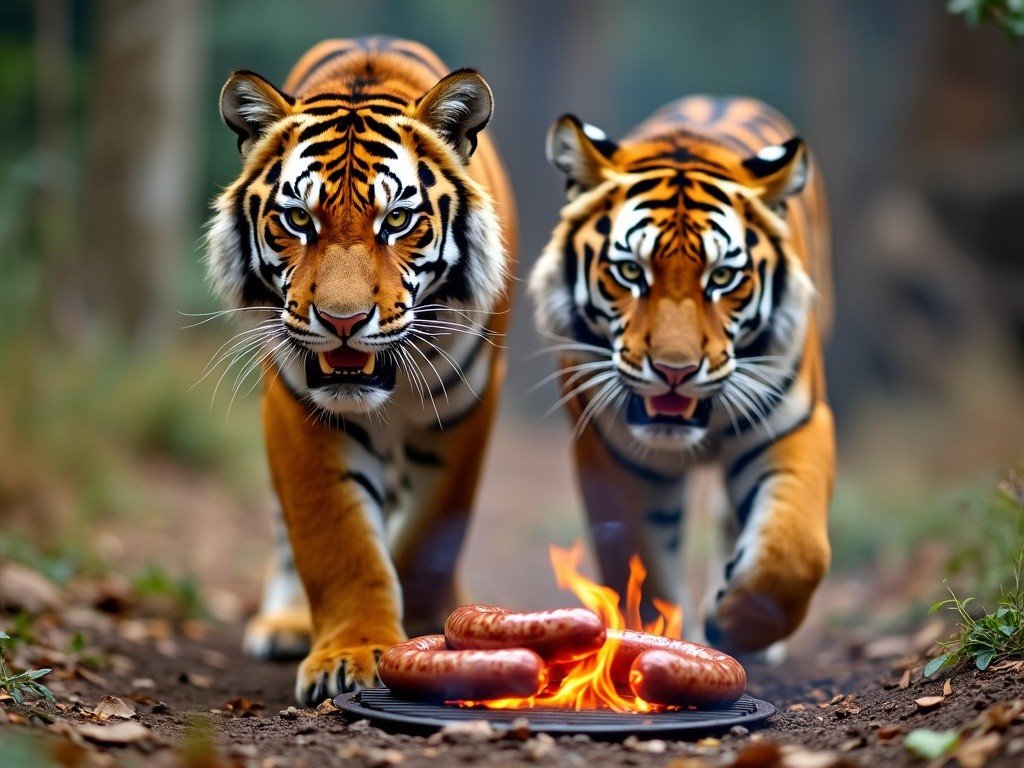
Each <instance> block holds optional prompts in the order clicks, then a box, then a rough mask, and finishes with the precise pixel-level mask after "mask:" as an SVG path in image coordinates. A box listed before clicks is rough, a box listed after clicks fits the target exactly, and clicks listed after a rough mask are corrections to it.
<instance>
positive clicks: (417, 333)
mask: <svg viewBox="0 0 1024 768" xmlns="http://www.w3.org/2000/svg"><path fill="white" fill-rule="evenodd" d="M220 111H221V116H222V118H223V120H224V122H225V123H226V125H227V126H228V127H229V128H230V129H231V130H232V131H233V132H234V133H235V134H236V136H237V144H238V151H239V153H240V155H241V172H240V174H239V176H238V177H237V179H235V180H234V181H233V182H232V183H231V184H230V185H228V186H227V187H226V188H225V189H224V190H223V192H222V193H221V194H219V195H218V196H217V197H216V199H215V201H214V203H213V209H214V210H213V213H212V215H211V219H210V221H209V224H208V231H207V246H206V257H205V264H206V268H207V273H208V277H209V280H210V282H211V284H212V286H213V288H214V289H215V292H216V293H217V294H218V295H219V297H220V299H221V300H222V301H223V302H224V303H225V304H226V305H227V306H228V307H229V308H230V309H232V310H238V311H244V312H254V313H256V314H255V316H256V317H259V318H261V321H260V322H259V323H257V324H255V326H254V327H253V328H251V329H249V330H248V331H246V332H243V334H242V335H240V337H239V339H238V341H236V342H235V345H234V347H235V348H240V349H245V350H256V352H255V353H254V354H257V355H258V357H257V359H258V360H260V361H261V362H262V366H263V376H262V381H263V385H262V387H263V390H262V398H261V418H262V427H263V436H264V444H265V451H266V456H267V462H268V465H269V473H270V479H271V483H272V486H273V489H274V492H275V495H276V500H277V506H278V507H279V512H280V517H279V518H278V521H279V522H278V528H279V531H280V534H279V535H278V536H277V542H276V544H275V545H274V547H273V552H272V556H271V562H270V565H269V566H268V571H267V576H266V579H265V582H264V588H263V594H262V599H261V604H260V607H259V610H258V613H257V614H256V615H255V616H254V617H253V618H252V619H251V621H250V622H249V623H248V624H247V626H246V630H245V635H244V641H243V642H244V646H245V649H246V651H247V652H248V653H249V654H250V655H253V656H256V657H258V658H286V657H299V658H301V659H302V660H301V662H300V663H299V666H298V672H297V676H296V683H295V697H296V699H297V700H298V701H299V702H300V703H301V704H304V705H316V704H318V703H320V702H322V701H323V700H324V699H325V698H327V697H333V696H335V695H337V694H339V693H341V692H346V691H352V690H358V689H360V688H363V687H367V686H372V685H373V684H374V683H375V680H376V679H377V678H376V667H377V661H378V659H379V657H380V655H381V654H382V652H383V651H384V650H386V649H387V648H388V647H390V646H391V645H393V644H395V643H397V642H400V641H402V640H405V639H406V638H407V637H408V635H409V634H410V633H411V634H421V633H424V632H426V631H431V630H435V629H436V628H438V627H439V626H441V624H442V623H443V620H444V617H445V616H447V615H448V613H449V612H450V611H451V610H452V609H453V608H454V607H455V606H456V605H458V604H460V603H461V602H462V600H461V598H460V595H461V587H460V585H459V583H458V579H457V575H456V565H457V559H458V555H459V551H460V548H461V545H462V543H463V539H464V535H465V533H466V530H467V526H468V523H469V520H470V513H471V509H472V507H473V503H474V496H475V493H476V488H477V485H478V480H479V478H480V473H481V465H482V462H483V457H484V453H485V449H486V445H487V442H488V438H489V435H490V431H491V427H492V425H493V422H494V419H495V417H496V413H497V407H498V399H499V396H500V394H501V388H502V384H503V379H504V375H505V367H506V362H505V356H504V351H503V350H504V347H503V345H502V344H500V343H497V342H496V341H495V338H496V337H498V336H500V335H502V334H503V333H504V331H505V328H506V325H507V323H508V312H509V306H510V301H511V295H512V282H511V281H512V280H513V275H514V271H515V255H514V254H515V248H516V230H515V227H516V212H515V208H514V201H513V199H512V191H511V187H510V184H509V181H508V177H507V174H506V171H505V169H504V167H503V165H502V162H501V160H500V158H499V156H498V154H497V150H496V148H495V146H494V144H493V142H492V141H491V139H490V138H489V137H488V135H487V134H486V133H484V132H483V130H484V128H485V127H486V126H487V124H488V122H489V121H490V119H491V115H492V112H493V95H492V92H491V89H490V87H489V86H488V84H487V82H486V81H485V80H484V78H483V77H482V76H481V75H480V74H479V72H477V71H475V70H472V69H459V70H456V71H454V72H450V71H449V70H448V69H447V67H446V66H445V65H444V64H443V63H442V61H441V59H440V58H438V56H437V55H436V54H435V53H433V52H432V51H431V50H429V49H428V48H426V47H425V46H423V45H422V44H419V43H416V42H412V41H406V40H399V39H393V38H387V37H381V36H375V37H367V38H359V39H351V40H343V39H334V40H326V41H324V42H321V43H319V44H317V45H315V46H314V47H313V48H311V49H310V50H309V51H307V52H306V53H305V54H304V55H303V56H302V57H301V58H300V59H299V61H298V62H297V63H296V64H295V66H294V68H293V69H292V70H291V72H290V74H289V75H288V77H287V79H286V80H285V82H284V84H283V86H282V88H280V89H279V88H277V87H275V86H274V85H272V84H271V83H270V82H269V81H268V80H266V79H265V78H263V77H261V76H260V75H258V74H256V73H254V72H251V71H247V70H239V71H236V72H234V73H233V74H231V76H230V77H229V79H228V80H227V82H226V83H225V85H224V87H223V89H222V91H221V95H220ZM246 334H248V335H246Z"/></svg>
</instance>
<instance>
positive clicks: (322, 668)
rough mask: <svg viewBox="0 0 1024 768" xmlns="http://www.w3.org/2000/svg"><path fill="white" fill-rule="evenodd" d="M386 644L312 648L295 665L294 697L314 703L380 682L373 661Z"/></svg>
mask: <svg viewBox="0 0 1024 768" xmlns="http://www.w3.org/2000/svg"><path fill="white" fill-rule="evenodd" d="M389 647H390V645H389V644H383V645H358V646H353V647H348V648H325V649H321V650H315V651H313V652H312V653H310V654H309V656H307V657H306V658H305V660H304V661H303V662H302V664H300V665H299V673H298V676H297V678H296V680H295V698H296V699H298V701H299V703H300V704H302V705H303V706H307V707H315V706H317V705H318V704H320V703H321V702H322V701H323V700H324V699H327V698H334V697H335V696H337V695H338V694H339V693H347V692H348V691H358V690H360V689H362V688H371V687H373V686H375V685H380V680H379V678H378V677H377V662H378V661H380V657H381V655H382V654H383V653H384V651H386V650H387V649H388V648H389Z"/></svg>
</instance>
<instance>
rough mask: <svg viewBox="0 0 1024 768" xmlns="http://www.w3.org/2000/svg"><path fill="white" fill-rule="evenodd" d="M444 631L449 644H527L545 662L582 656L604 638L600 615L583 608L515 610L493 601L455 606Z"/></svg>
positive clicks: (483, 646) (602, 643)
mask: <svg viewBox="0 0 1024 768" xmlns="http://www.w3.org/2000/svg"><path fill="white" fill-rule="evenodd" d="M444 634H445V637H447V638H448V646H449V647H450V648H481V649H482V648H512V647H515V648H529V649H530V650H531V651H534V652H535V653H537V654H538V655H540V657H541V658H543V659H544V661H547V662H564V661H575V660H576V659H582V658H585V657H587V656H590V655H591V654H594V653H597V651H598V650H600V648H601V646H602V645H604V639H605V630H604V624H603V623H602V622H601V619H600V618H598V616H597V614H596V613H594V612H593V611H588V610H586V609H585V608H559V609H557V610H553V611H536V612H533V613H514V612H512V611H510V610H508V609H507V608H498V607H496V606H493V605H466V606H463V607H462V608H457V609H456V610H455V611H454V612H453V613H452V614H451V616H449V617H448V621H446V622H445V623H444Z"/></svg>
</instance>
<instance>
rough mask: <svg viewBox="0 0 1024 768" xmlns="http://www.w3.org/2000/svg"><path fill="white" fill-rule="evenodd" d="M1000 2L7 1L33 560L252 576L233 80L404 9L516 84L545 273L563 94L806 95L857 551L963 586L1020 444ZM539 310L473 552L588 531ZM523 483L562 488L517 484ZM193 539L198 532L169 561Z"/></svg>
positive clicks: (633, 113)
mask: <svg viewBox="0 0 1024 768" xmlns="http://www.w3.org/2000/svg"><path fill="white" fill-rule="evenodd" d="M993 8H996V10H1002V11H1006V12H1009V13H1011V14H1013V13H1016V14H1018V16H1019V12H1020V9H1019V8H1016V5H1015V3H1014V2H1011V0H1006V2H1005V3H993V2H990V1H989V0H985V1H984V2H978V1H976V2H955V3H950V4H949V7H948V8H947V7H946V4H944V3H942V2H939V0H914V1H913V2H900V3H893V2H890V1H889V0H856V1H854V0H771V1H770V2H765V1H764V0H731V1H730V2H728V3H709V2H702V1H701V0H638V1H637V2H614V0H505V1H497V0H496V1H494V2H465V1H464V0H431V1H430V2H427V1H425V0H332V1H330V2H328V1H327V0H297V1H296V2H289V3H283V2H273V1H271V0H175V2H162V1H161V0H97V2H88V3H86V2H74V0H35V2H32V1H31V0H7V2H4V3H2V4H0V520H2V521H3V523H2V526H0V539H5V540H6V541H7V544H5V546H4V549H3V552H5V553H7V556H11V557H14V556H19V557H27V556H26V555H24V552H26V551H28V549H26V547H23V546H21V545H20V544H18V545H15V544H11V542H12V541H13V542H21V541H22V540H25V541H31V542H34V543H33V545H32V546H34V547H36V551H46V552H48V553H49V554H48V555H47V556H51V555H52V553H54V552H56V553H58V555H57V556H58V557H59V556H61V555H60V553H64V554H63V556H65V557H66V558H67V559H68V561H69V562H74V563H77V564H83V563H88V562H110V561H111V560H112V559H113V560H114V561H116V562H126V563H129V564H130V565H131V566H132V567H137V568H143V567H144V564H145V563H147V562H151V561H154V560H155V561H161V559H163V560H164V561H167V560H170V564H169V565H168V566H167V567H168V568H169V569H170V570H171V571H172V572H174V573H175V574H181V573H184V572H193V571H194V572H197V573H199V574H200V575H201V576H202V578H203V583H214V584H217V585H221V586H226V587H231V588H232V589H236V588H237V589H238V590H241V591H242V593H243V594H251V590H252V588H253V579H252V577H253V575H254V573H255V572H256V568H257V565H256V564H257V562H258V560H259V557H260V556H261V553H262V551H263V547H264V544H265V538H266V535H265V529H266V523H265V518H266V512H267V509H268V507H269V503H268V501H267V493H266V491H267V482H266V479H265V473H264V469H263V466H262V449H261V446H260V440H261V438H260V434H259V426H258V423H257V421H258V420H257V406H256V392H255V391H250V389H251V386H252V385H254V384H255V383H256V382H255V379H254V378H252V377H250V378H248V379H245V380H243V381H237V374H238V371H239V368H238V367H237V366H236V367H235V368H232V369H230V370H228V371H227V372H226V375H225V376H224V378H223V380H222V381H221V383H220V384H219V386H218V385H217V381H218V379H219V378H220V377H221V374H222V373H224V372H225V366H224V365H221V366H220V367H217V368H216V369H215V370H214V371H213V373H212V374H211V375H209V376H207V377H206V378H204V373H205V372H206V368H207V365H208V363H209V362H210V361H211V360H213V359H215V358H216V353H217V350H218V348H219V347H220V346H221V344H223V342H224V341H225V340H227V339H228V338H229V336H230V335H231V334H232V333H234V332H235V330H236V329H235V328H234V326H232V325H231V324H229V323H225V322H222V321H219V320H214V321H212V322H206V323H202V324H200V325H195V324H196V323H197V322H198V321H199V320H201V319H202V317H199V316H196V315H198V313H204V312H210V311H213V310H214V309H216V305H215V302H214V301H213V300H212V298H211V296H210V294H209V292H208V290H207V288H206V285H205V283H204V280H203V275H202V267H201V251H202V247H201V238H202V222H203V221H204V219H205V218H206V216H207V211H208V204H209V201H210V200H211V199H212V198H213V197H214V195H215V194H216V193H217V190H218V189H219V188H220V187H222V186H223V185H225V184H227V183H228V182H229V181H230V180H231V179H232V177H233V176H234V174H235V173H236V172H237V168H238V158H237V153H236V151H235V143H234V137H233V136H232V135H231V134H230V132H229V131H227V129H225V128H224V127H223V126H222V125H221V124H220V119H219V114H218V110H217V97H218V93H219V89H220V86H221V84H222V83H223V81H224V79H225V78H226V76H227V74H228V73H229V72H230V71H231V70H232V69H234V68H248V69H254V70H256V71H259V72H261V73H262V74H264V75H265V76H267V77H268V78H269V79H271V80H272V81H274V82H277V83H280V82H281V81H282V80H283V79H284V77H285V75H286V73H287V71H288V69H289V67H290V66H291V64H292V63H293V62H294V61H295V60H296V59H297V58H298V56H299V55H301V53H302V52H303V51H304V50H305V49H306V48H308V47H309V46H310V45H312V44H313V43H314V42H316V41H317V40H319V39H321V38H323V37H326V36H339V37H340V36H353V35H360V34H369V33H387V34H392V35H396V36H404V37H411V38H414V39H418V40H421V41H423V42H425V43H427V44H428V45H429V46H431V47H432V48H434V49H435V50H436V51H437V52H438V53H439V54H440V55H441V56H442V58H444V59H445V60H446V61H447V62H448V63H449V65H451V66H453V67H456V66H473V67H476V68H478V69H479V70H481V72H482V73H483V74H484V76H485V77H486V78H487V79H488V81H489V82H490V84H491V86H492V88H493V90H494V93H495V98H496V111H495V116H494V120H493V122H492V124H491V128H490V130H492V131H493V134H494V135H495V137H496V138H497V141H498V142H499V145H500V147H501V149H502V151H503V153H504V156H505V159H506V162H507V165H508V167H509V172H510V174H511V176H512V179H513V182H514V185H515V187H516V190H517V192H518V195H519V206H520V222H521V223H520V230H521V236H520V243H521V254H520V270H519V272H520V275H521V276H525V275H526V274H527V273H528V270H529V267H530V266H531V264H532V263H533V260H534V259H535V257H536V255H537V254H538V253H539V251H540V249H541V247H542V246H543V244H544V242H545V241H546V238H547V235H548V233H549V231H550V228H551V226H552V225H553V224H554V222H555V219H556V213H557V209H558V207H559V205H560V188H561V182H560V179H559V178H558V177H557V176H556V174H555V173H554V171H552V170H551V169H550V168H548V166H547V164H546V162H545V161H544V157H543V155H544V152H543V146H544V136H545V132H546V130H547V127H548V125H550V123H551V122H552V121H553V120H554V119H555V118H556V117H557V116H558V115H559V114H561V113H563V112H574V113H576V114H578V115H579V116H581V117H582V118H584V119H586V120H588V121H590V122H593V123H595V124H597V125H599V126H601V127H603V128H604V129H605V130H606V131H607V132H608V133H609V134H610V135H612V136H617V135H621V134H622V133H624V132H626V131H627V130H628V129H629V128H630V126H632V125H633V124H635V123H636V122H638V121H639V120H640V119H642V118H643V117H645V116H646V115H648V114H649V113H650V112H651V111H653V110H654V109H655V108H657V107H658V106H659V105H660V104H662V103H664V102H666V101H668V100H670V99H673V98H676V97H678V96H680V95H683V94H686V93H694V92H713V93H743V94H748V95H752V96H756V97H759V98H762V99H764V100H766V101H768V102H770V103H772V104H773V105H775V106H776V107H778V108H779V109H780V110H782V111H783V112H784V113H786V114H787V115H788V116H789V117H790V118H791V119H792V121H793V122H794V124H795V125H796V126H797V127H798V130H799V131H800V133H801V134H802V135H803V136H804V137H805V138H806V139H807V140H808V141H809V142H810V144H811V146H812V147H813V148H814V151H815V152H816V153H817V155H818V156H819V159H820V161H821V164H822V166H823V168H824V169H825V173H826V182H827V186H828V189H829V194H830V202H831V208H832V210H831V213H832V219H833V226H834V241H835V242H834V245H835V249H834V250H835V254H834V255H835V266H834V274H835V302H836V328H835V333H834V336H833V339H832V341H831V344H830V347H829V379H830V391H831V396H832V400H833V403H834V406H835V409H836V414H837V420H838V426H839V435H840V462H841V466H840V477H839V483H838V487H837V493H836V501H835V504H834V516H833V519H834V523H833V528H834V532H835V536H834V540H835V543H836V555H837V567H838V568H839V569H855V568H859V567H865V566H871V565H875V564H881V565H884V566H886V567H892V568H894V569H907V568H910V569H913V568H915V567H919V568H920V569H923V570H925V571H927V572H928V573H929V574H930V575H931V576H934V575H935V574H934V566H935V563H936V562H938V561H940V560H942V559H943V558H945V557H948V553H949V550H950V549H951V547H950V546H949V544H950V542H956V541H957V540H958V534H959V532H960V531H962V530H963V529H964V528H965V527H970V526H971V525H972V521H973V520H976V519H978V518H977V516H978V515H980V514H982V512H981V510H982V509H983V508H984V506H985V504H986V502H985V499H986V498H987V496H988V494H989V491H990V489H991V488H992V486H993V484H994V483H995V481H996V479H997V478H998V477H1000V476H1001V475H1002V474H1003V473H1004V471H1005V469H1006V468H1007V467H1009V466H1011V465H1013V464H1015V463H1016V462H1018V461H1019V460H1020V458H1021V455H1022V435H1024V407H1022V406H1024V386H1022V384H1024V381H1022V364H1024V266H1022V259H1021V247H1020V238H1019V235H1018V231H1019V218H1020V215H1021V214H1020V212H1021V211H1022V210H1024V87H1022V86H1024V67H1022V66H1021V50H1022V49H1021V48H1020V46H1019V45H1014V44H1013V43H1012V41H1010V40H1009V39H1008V37H1012V32H1013V29H1014V28H1013V19H1014V18H1017V17H1015V16H1012V15H1011V16H1009V17H1007V16H1005V14H1004V15H1003V16H999V15H995V16H993V14H992V13H991V12H990V11H991V10H992V9H993ZM950 11H954V12H955V13H951V12H950ZM1007 18H1009V21H1006V19H1007ZM993 19H994V21H995V23H992V21H991V20H993ZM965 21H968V22H974V25H973V26H972V25H971V24H968V23H965ZM1007 32H1010V33H1011V35H1007ZM530 312H531V308H530V306H529V304H528V302H527V300H526V299H525V296H524V295H523V292H522V291H521V290H520V291H519V295H518V297H517V303H516V307H515V316H514V322H513V328H512V331H511V333H510V335H509V337H508V339H507V343H508V345H509V348H510V376H509V381H508V387H507V397H506V401H505V405H504V408H503V413H502V420H501V422H500V424H499V426H498V433H497V442H496V446H495V452H494V457H493V458H492V460H491V462H490V464H489V469H488V474H487V478H486V483H487V484H486V485H485V488H484V503H483V508H484V513H485V514H484V518H483V519H484V520H485V521H486V522H485V523H481V524H478V525H477V526H476V527H475V528H474V533H473V536H471V540H470V552H469V553H468V554H467V558H468V561H467V562H468V567H469V568H473V567H477V566H479V565H480V564H483V563H488V562H490V560H493V557H492V558H490V560H489V559H488V555H487V554H486V553H487V552H488V547H491V546H493V544H494V542H496V541H500V540H501V536H502V535H504V534H502V531H503V530H515V531H516V532H517V533H516V536H517V537H518V539H516V540H517V541H519V546H521V547H522V548H533V547H536V548H538V549H542V546H543V544H544V543H546V542H547V541H550V540H557V541H565V540H566V539H568V538H570V537H571V536H572V535H574V533H575V532H576V531H577V530H578V528H579V521H578V505H577V502H576V499H575V496H574V492H573V488H572V483H571V481H570V479H569V476H568V470H567V460H566V458H565V454H566V452H567V449H568V445H567V438H566V430H565V426H564V424H563V423H562V419H561V417H560V416H555V417H552V418H549V419H547V420H545V421H542V420H541V419H540V414H541V413H542V412H543V411H544V410H546V409H547V407H548V406H549V405H550V404H551V403H552V402H553V400H554V397H555V394H554V390H553V389H551V388H550V387H549V388H542V389H540V390H539V391H537V392H535V393H533V394H528V390H529V389H530V387H531V385H533V384H534V383H535V382H537V381H538V380H540V379H541V378H542V377H543V376H544V375H545V374H546V373H547V372H548V371H549V370H550V361H549V360H548V359H546V358H544V357H539V358H538V357H533V356H531V353H532V352H533V351H534V350H535V349H536V348H538V346H540V345H541V341H540V340H539V339H537V338H536V336H534V334H533V333H532V330H531V323H530ZM545 451H546V452H549V453H550V454H551V459H550V460H549V461H545V457H546V456H547V455H548V454H547V453H545ZM533 461H537V462H539V463H538V466H537V473H539V474H531V468H532V467H533V464H532V463H531V462H533ZM524 483H527V484H528V485H529V486H530V488H531V489H532V490H533V491H534V492H533V494H530V495H527V496H526V497H522V496H518V497H513V493H512V491H513V490H516V491H519V490H520V489H521V488H522V487H523V486H524ZM524 507H528V509H524ZM502 526H504V528H502ZM495 532H496V533H495ZM5 537H6V538H5ZM697 540H698V541H699V540H700V537H699V536H698V537H697ZM169 542H176V543H178V544H180V545H181V546H179V547H176V548H175V550H174V556H173V557H171V558H167V557H166V556H164V557H163V558H162V553H163V554H164V555H166V552H167V546H168V543H169ZM952 548H953V549H955V547H952ZM225 549H228V550H230V552H231V554H232V557H229V558H225V557H224V556H223V553H224V550H225ZM936 552H939V553H945V554H936ZM12 553H14V554H12ZM17 553H22V554H20V555H18V554H17ZM520 554H521V552H520ZM545 557H546V555H545V554H544V553H543V551H541V552H540V553H539V554H538V555H537V559H538V560H539V561H543V559H544V558H545ZM509 558H510V559H509V562H510V563H511V562H514V559H513V556H512V555H510V556H509ZM499 559H500V558H499ZM528 562H529V561H528ZM915 564H920V565H919V566H917V565H915ZM510 567H514V566H510ZM520 567H522V566H520ZM930 586H932V587H934V580H932V583H931V585H930ZM506 587H507V589H508V590H510V591H511V592H514V591H515V590H517V589H520V588H521V585H519V584H517V581H516V578H515V577H514V576H513V577H512V578H511V579H510V580H507V584H506ZM922 589H923V588H922Z"/></svg>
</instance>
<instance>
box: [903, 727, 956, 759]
mask: <svg viewBox="0 0 1024 768" xmlns="http://www.w3.org/2000/svg"><path fill="white" fill-rule="evenodd" d="M959 742H960V735H959V734H958V733H957V732H956V731H932V730H929V729H927V728H915V729H914V730H913V731H911V732H910V733H908V734H907V738H906V739H905V740H904V741H903V746H904V747H905V748H906V750H907V751H908V752H910V753H911V754H914V755H917V756H918V757H923V758H925V759H926V760H934V759H935V758H937V757H942V756H943V755H948V754H949V753H950V752H952V751H953V750H954V749H955V748H956V745H957V744H958V743H959Z"/></svg>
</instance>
